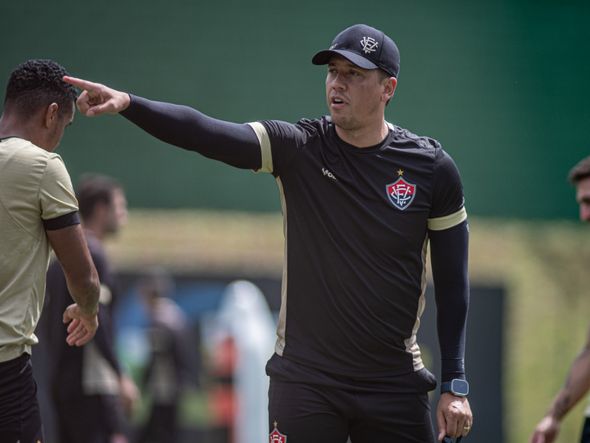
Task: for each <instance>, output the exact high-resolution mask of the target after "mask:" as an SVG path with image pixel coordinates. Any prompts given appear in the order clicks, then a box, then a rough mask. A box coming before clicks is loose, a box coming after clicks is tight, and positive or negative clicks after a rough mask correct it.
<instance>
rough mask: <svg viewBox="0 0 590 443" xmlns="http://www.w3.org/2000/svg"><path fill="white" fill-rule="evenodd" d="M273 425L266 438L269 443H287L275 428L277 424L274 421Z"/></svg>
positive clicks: (284, 437)
mask: <svg viewBox="0 0 590 443" xmlns="http://www.w3.org/2000/svg"><path fill="white" fill-rule="evenodd" d="M273 424H274V426H275V428H274V429H273V430H272V432H271V433H270V434H269V436H268V437H269V438H268V441H269V443H287V436H286V435H285V434H281V433H280V432H279V429H278V428H277V422H276V421H275V422H274V423H273Z"/></svg>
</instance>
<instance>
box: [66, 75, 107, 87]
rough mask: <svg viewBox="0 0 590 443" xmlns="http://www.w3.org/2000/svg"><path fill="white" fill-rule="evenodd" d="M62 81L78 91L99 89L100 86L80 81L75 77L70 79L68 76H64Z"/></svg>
mask: <svg viewBox="0 0 590 443" xmlns="http://www.w3.org/2000/svg"><path fill="white" fill-rule="evenodd" d="M63 81H64V82H66V83H69V84H70V85H74V86H76V87H77V88H80V89H86V90H95V89H99V88H100V86H101V85H100V84H98V83H93V82H89V81H88V80H82V79H81V78H77V77H70V76H69V75H64V77H63Z"/></svg>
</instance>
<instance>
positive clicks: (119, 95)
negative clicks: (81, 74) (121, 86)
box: [63, 75, 131, 117]
mask: <svg viewBox="0 0 590 443" xmlns="http://www.w3.org/2000/svg"><path fill="white" fill-rule="evenodd" d="M63 81H64V82H66V83H69V84H71V85H74V86H75V87H77V88H79V89H82V93H81V94H80V96H79V97H78V100H76V105H77V106H78V110H79V111H80V112H81V113H82V114H84V115H85V116H87V117H94V116H95V115H101V114H118V113H119V112H121V111H124V110H125V109H127V107H128V106H129V102H130V101H131V99H130V98H129V94H127V93H126V92H121V91H117V90H115V89H112V88H109V87H108V86H105V85H102V84H100V83H93V82H89V81H87V80H82V79H81V78H76V77H70V76H67V75H66V76H64V78H63Z"/></svg>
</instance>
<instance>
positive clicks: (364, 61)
mask: <svg viewBox="0 0 590 443" xmlns="http://www.w3.org/2000/svg"><path fill="white" fill-rule="evenodd" d="M335 54H338V55H341V56H342V57H344V58H346V59H347V60H349V61H350V62H352V63H354V64H355V65H357V66H358V67H360V68H363V69H382V70H383V71H385V72H387V73H388V74H389V75H391V76H392V77H395V78H397V76H398V74H399V49H397V46H396V44H395V42H394V41H393V40H392V39H390V38H389V37H388V36H387V35H385V34H384V33H383V32H382V31H379V30H378V29H375V28H372V27H371V26H367V25H353V26H351V27H349V28H346V29H345V30H344V31H342V32H341V33H340V34H338V35H337V36H336V37H335V38H334V40H332V44H331V45H330V47H329V48H328V49H326V50H323V51H320V52H318V53H317V54H316V55H314V56H313V58H312V59H311V62H312V63H313V64H314V65H327V64H328V63H329V62H330V58H331V57H332V56H333V55H335Z"/></svg>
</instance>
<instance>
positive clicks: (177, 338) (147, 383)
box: [136, 268, 194, 443]
mask: <svg viewBox="0 0 590 443" xmlns="http://www.w3.org/2000/svg"><path fill="white" fill-rule="evenodd" d="M137 286H138V290H139V293H140V295H141V298H142V300H143V302H144V304H145V307H146V310H147V314H148V320H149V327H148V331H147V333H148V337H149V342H150V358H149V361H148V363H147V365H146V368H145V371H144V373H143V377H142V384H141V387H142V388H143V390H144V392H145V393H147V396H148V397H149V399H150V403H151V406H150V412H149V415H148V419H147V421H146V422H145V424H144V425H143V426H142V428H141V430H140V431H139V435H138V438H137V440H136V442H137V443H176V442H177V441H178V436H179V429H178V412H179V407H180V402H181V400H182V389H183V387H186V386H187V381H188V378H189V377H188V375H189V372H190V365H189V359H188V355H187V348H191V347H189V346H188V343H187V338H188V333H189V331H188V324H187V319H186V316H185V315H184V313H183V312H182V310H181V309H180V307H179V306H178V305H177V304H176V303H175V302H174V300H172V298H170V296H171V295H172V293H173V290H174V281H173V279H172V277H171V276H170V275H169V274H168V273H167V272H166V271H165V270H164V269H161V268H152V269H150V270H148V271H147V272H145V273H144V274H143V275H142V277H141V278H140V280H139V282H138V285H137ZM191 346H192V347H194V345H193V344H192V343H191Z"/></svg>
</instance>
